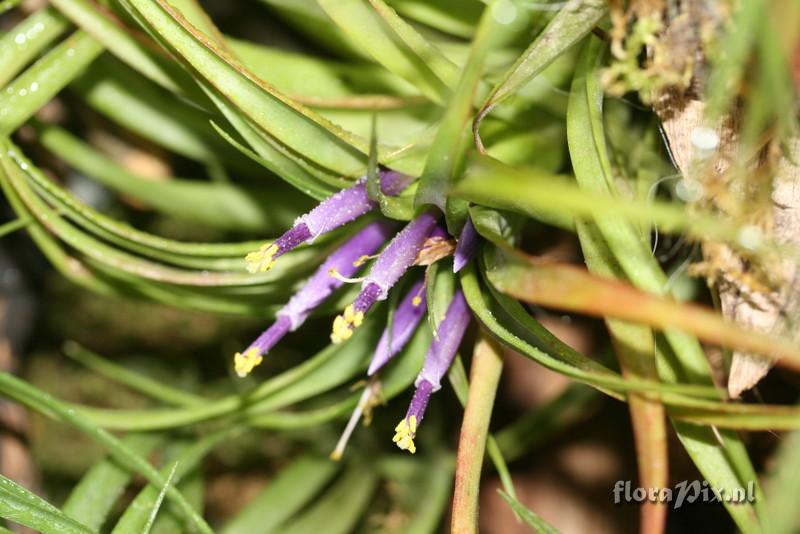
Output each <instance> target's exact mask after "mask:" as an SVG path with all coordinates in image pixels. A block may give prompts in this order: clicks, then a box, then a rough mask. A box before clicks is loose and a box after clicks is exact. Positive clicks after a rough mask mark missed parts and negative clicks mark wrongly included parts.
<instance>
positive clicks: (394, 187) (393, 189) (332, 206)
mask: <svg viewBox="0 0 800 534" xmlns="http://www.w3.org/2000/svg"><path fill="white" fill-rule="evenodd" d="M380 180H381V190H382V191H383V192H384V193H385V194H387V195H396V194H398V193H400V192H401V191H402V190H403V189H405V187H406V186H407V185H408V184H409V183H410V181H411V178H410V177H408V176H406V175H405V174H401V173H399V172H395V171H390V170H382V171H380ZM376 206H377V204H376V203H375V202H373V201H371V200H370V199H369V196H367V181H366V178H361V179H360V180H359V181H358V182H356V184H355V185H354V186H353V187H350V188H348V189H343V190H342V191H339V192H338V193H336V194H334V195H333V196H331V197H329V198H327V199H326V200H323V201H322V202H320V203H319V205H318V206H317V207H316V208H314V209H313V210H311V211H309V212H308V213H307V214H305V215H303V216H301V217H300V218H299V219H297V221H295V226H298V225H300V224H305V225H306V226H307V227H308V229H309V231H310V232H311V239H314V238H316V237H317V236H319V235H322V234H324V233H327V232H330V231H331V230H334V229H336V228H339V227H340V226H343V225H345V224H347V223H349V222H351V221H354V220H356V219H357V218H359V217H361V216H362V215H364V214H365V213H368V212H370V211H372V210H373V209H375V207H376Z"/></svg>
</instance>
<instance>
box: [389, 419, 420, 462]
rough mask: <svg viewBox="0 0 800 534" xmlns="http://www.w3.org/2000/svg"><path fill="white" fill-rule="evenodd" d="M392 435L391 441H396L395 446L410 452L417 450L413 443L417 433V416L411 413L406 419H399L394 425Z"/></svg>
mask: <svg viewBox="0 0 800 534" xmlns="http://www.w3.org/2000/svg"><path fill="white" fill-rule="evenodd" d="M394 432H395V434H394V437H393V438H392V441H393V442H395V443H397V446H398V447H399V448H400V449H402V450H404V451H408V452H410V453H411V454H414V453H415V452H417V446H416V445H414V436H415V435H416V434H417V417H416V416H415V415H412V416H411V417H409V418H408V419H405V418H404V419H403V420H401V421H400V422H399V423H398V424H397V426H396V427H394Z"/></svg>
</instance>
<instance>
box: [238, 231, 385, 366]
mask: <svg viewBox="0 0 800 534" xmlns="http://www.w3.org/2000/svg"><path fill="white" fill-rule="evenodd" d="M394 227H395V225H394V223H392V222H390V221H377V222H373V223H370V224H368V225H367V226H365V227H364V228H363V229H362V230H361V231H359V232H358V233H356V234H355V236H353V237H352V238H350V239H349V240H348V241H347V242H346V243H344V244H343V245H342V246H341V247H339V248H338V249H337V250H336V251H335V252H333V253H332V254H331V255H330V256H328V259H327V260H325V262H324V263H323V264H322V265H321V266H320V267H319V268H318V269H317V271H316V272H315V273H314V274H313V275H312V276H311V278H309V279H308V281H307V282H306V284H305V285H304V286H303V287H302V288H301V289H300V291H298V292H297V293H295V295H294V296H293V297H292V298H291V299H290V300H289V302H287V303H286V305H285V306H284V307H283V308H281V309H280V310H279V311H278V313H277V314H276V319H275V322H274V323H273V324H272V325H271V326H270V327H269V328H268V329H267V330H265V331H264V333H262V334H261V335H260V336H258V338H257V339H256V340H255V341H253V343H251V344H250V346H249V347H248V348H247V349H246V350H245V351H244V352H241V353H240V352H237V353H236V355H235V356H234V368H235V370H236V374H238V375H239V376H242V377H243V376H247V375H248V374H249V373H250V372H251V371H252V370H253V368H254V367H256V366H257V365H259V364H260V363H261V362H262V360H263V355H264V354H265V353H267V352H268V351H269V350H270V349H271V348H272V347H274V346H275V344H276V343H278V341H280V340H281V338H283V336H285V335H286V334H287V333H288V332H290V331H294V330H296V329H297V328H299V327H300V325H302V324H303V322H305V320H306V318H307V317H308V315H309V314H310V313H311V312H312V311H313V310H314V309H315V308H316V307H317V306H319V305H320V304H322V302H323V301H324V300H325V299H327V298H328V297H329V296H330V295H331V294H332V293H333V292H334V291H336V290H337V289H338V288H340V287H341V286H342V284H343V283H344V280H342V277H348V276H352V275H353V274H355V273H356V272H357V271H358V269H359V268H360V267H361V265H363V263H364V256H369V255H370V254H373V253H374V252H375V251H376V250H378V249H379V248H380V247H381V245H383V244H384V243H385V242H386V241H387V240H388V239H389V237H390V236H391V233H392V231H393V229H394ZM333 273H336V274H337V276H332V274H333Z"/></svg>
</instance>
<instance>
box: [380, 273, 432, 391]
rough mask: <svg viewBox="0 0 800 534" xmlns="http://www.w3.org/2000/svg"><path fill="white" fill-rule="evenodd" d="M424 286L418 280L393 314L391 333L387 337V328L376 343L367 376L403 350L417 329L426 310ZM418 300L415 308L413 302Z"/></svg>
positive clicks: (421, 281)
mask: <svg viewBox="0 0 800 534" xmlns="http://www.w3.org/2000/svg"><path fill="white" fill-rule="evenodd" d="M424 288H425V284H424V282H423V280H418V281H417V282H416V283H415V284H414V285H413V286H412V287H411V289H410V290H409V291H408V293H406V296H405V297H404V298H403V300H402V302H400V305H399V306H397V309H396V310H395V312H394V316H393V318H392V331H391V336H390V335H389V328H388V326H387V328H386V329H385V330H384V331H383V335H382V336H381V340H380V341H379V342H378V347H377V348H376V349H375V354H374V355H373V356H372V361H371V362H370V364H369V369H368V370H367V375H368V376H372V375H374V374H375V373H376V372H378V370H379V369H381V368H382V367H383V366H384V365H386V364H387V363H388V362H389V360H391V359H392V358H393V357H394V356H395V355H396V354H397V353H398V352H400V351H401V350H403V347H405V346H406V343H408V340H409V339H411V336H412V335H413V334H414V331H415V330H416V329H417V325H418V324H419V322H420V320H422V318H423V317H424V316H425V312H426V311H427V309H428V306H427V302H426V300H425V289H424ZM417 299H419V300H418V302H417V304H416V306H415V305H414V301H415V300H417ZM390 338H391V346H389V339H390Z"/></svg>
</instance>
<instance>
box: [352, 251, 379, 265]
mask: <svg viewBox="0 0 800 534" xmlns="http://www.w3.org/2000/svg"><path fill="white" fill-rule="evenodd" d="M378 256H380V254H374V255H372V256H368V255H366V254H365V255H364V256H361V257H360V258H358V259H357V260H356V261H354V262H353V267H361V266H362V265H364V264H365V263H367V262H368V261H369V260H374V259H375V258H377V257H378Z"/></svg>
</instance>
